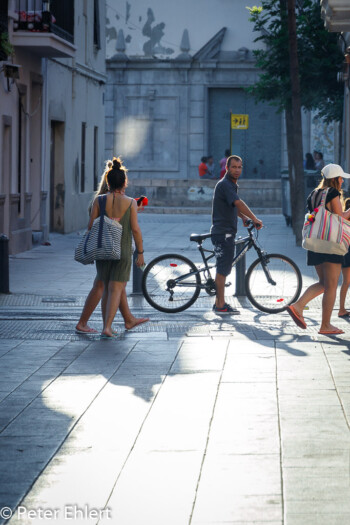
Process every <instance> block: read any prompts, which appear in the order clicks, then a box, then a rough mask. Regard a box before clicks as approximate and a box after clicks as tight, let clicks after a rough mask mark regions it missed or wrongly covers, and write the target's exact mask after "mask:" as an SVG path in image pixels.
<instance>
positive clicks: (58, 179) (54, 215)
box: [50, 120, 65, 233]
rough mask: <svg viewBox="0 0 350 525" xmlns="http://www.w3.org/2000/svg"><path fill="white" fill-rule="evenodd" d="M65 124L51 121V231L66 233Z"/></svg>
mask: <svg viewBox="0 0 350 525" xmlns="http://www.w3.org/2000/svg"><path fill="white" fill-rule="evenodd" d="M64 192H65V188H64V122H59V121H56V120H52V121H51V140H50V231H52V232H59V233H63V232H64Z"/></svg>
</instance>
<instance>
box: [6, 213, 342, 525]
mask: <svg viewBox="0 0 350 525" xmlns="http://www.w3.org/2000/svg"><path fill="white" fill-rule="evenodd" d="M263 219H264V223H265V224H266V228H264V230H263V231H262V232H261V234H260V236H259V240H261V244H262V246H263V247H264V248H265V249H266V250H267V251H268V252H270V253H276V252H277V253H284V254H286V255H288V256H290V257H291V258H292V259H294V260H295V261H296V262H297V264H298V265H299V267H300V269H301V271H302V273H303V281H304V285H308V284H310V283H311V282H313V280H314V279H315V276H314V270H313V269H312V268H308V267H306V264H305V252H304V250H302V248H296V247H295V245H294V244H295V243H294V238H293V236H292V232H291V229H290V228H287V227H286V225H285V221H284V218H283V217H280V216H272V215H271V216H264V217H263ZM209 226H210V217H209V216H205V215H155V214H147V215H146V214H145V215H143V216H142V217H141V227H142V230H143V236H144V245H145V257H146V260H147V261H150V260H151V259H152V258H153V257H155V256H156V255H159V254H160V253H171V252H172V253H174V252H175V253H183V254H185V255H187V256H188V257H190V258H191V259H193V260H194V261H195V262H199V259H198V254H197V251H196V246H195V245H194V244H193V243H191V242H190V241H189V234H190V233H193V232H196V233H204V232H206V231H208V229H209ZM240 233H241V234H243V233H244V229H243V228H241V230H240ZM78 239H79V236H78V235H77V234H70V235H66V236H60V235H52V236H51V237H50V242H51V246H38V247H37V248H35V249H33V250H32V251H30V252H25V253H22V254H19V255H16V256H13V257H11V259H10V290H11V292H12V293H11V294H10V295H0V337H1V341H0V366H1V375H0V398H1V399H2V401H1V403H0V428H1V434H0V468H1V480H2V482H1V494H0V509H1V510H0V516H1V518H2V521H1V520H0V521H1V522H4V521H6V520H7V519H8V518H10V517H11V514H12V512H13V516H12V518H11V519H10V520H9V523H11V524H14V523H28V524H29V523H30V524H31V523H51V522H52V523H67V521H68V522H69V521H71V522H74V523H84V524H85V523H91V524H92V523H99V524H108V523H111V524H113V525H114V524H117V525H158V524H159V525H169V524H174V525H183V524H196V525H199V524H201V525H202V524H223V523H232V524H243V523H244V524H266V523H268V524H274V525H275V524H276V525H277V524H288V525H289V524H293V525H294V524H298V525H310V524H315V525H333V524H334V525H347V524H348V523H350V456H349V450H350V431H349V429H350V426H349V415H350V371H349V355H350V349H349V346H350V345H349V342H348V341H349V335H350V325H349V324H348V322H347V321H345V320H343V319H341V320H338V319H337V311H336V310H335V311H334V319H333V322H334V324H336V325H337V326H339V327H341V328H343V329H344V330H345V334H344V335H342V336H338V337H325V336H320V335H318V328H319V322H320V316H321V311H320V307H321V299H317V300H315V301H314V302H313V303H311V304H310V309H309V310H308V311H305V319H306V321H307V324H308V329H307V330H301V329H299V328H297V327H296V326H295V324H294V323H293V321H292V320H291V318H290V317H289V316H288V315H287V314H285V313H281V314H276V315H267V314H264V313H262V312H259V311H258V310H256V309H254V308H253V307H252V306H251V305H250V304H249V302H248V301H247V299H246V298H236V297H234V296H232V294H233V293H234V281H235V277H234V274H233V275H232V276H231V278H230V280H231V281H232V283H233V286H232V287H231V288H230V289H229V290H228V296H227V299H228V302H230V303H231V304H232V305H234V306H235V307H236V308H238V309H239V311H240V315H236V316H233V317H225V318H220V317H218V316H216V315H214V314H213V312H212V311H211V306H212V303H213V299H212V298H210V297H209V296H206V295H201V296H200V298H199V300H198V301H197V302H196V303H195V304H194V305H193V306H192V307H191V308H190V309H188V310H186V311H185V312H183V313H180V314H162V313H160V312H157V311H156V310H154V309H152V308H151V307H150V306H148V305H147V303H145V301H144V299H143V298H142V296H140V295H138V294H133V293H132V283H129V284H128V287H127V290H128V295H129V300H130V306H131V308H132V311H133V312H134V314H135V315H138V316H140V315H142V316H145V315H147V316H149V317H150V318H151V321H150V322H149V323H147V324H144V325H141V326H140V327H138V328H137V329H135V330H133V331H130V332H126V331H125V330H124V325H123V323H122V320H121V318H120V316H119V315H118V316H117V318H116V323H115V327H116V328H117V330H118V336H117V338H116V339H115V340H112V341H105V340H100V339H99V337H98V336H84V335H77V334H75V332H74V326H75V324H76V322H77V319H78V318H79V314H80V311H81V308H82V306H83V303H84V299H85V296H86V295H87V293H88V292H89V290H90V287H91V284H92V281H93V278H94V274H95V271H94V268H93V267H92V266H89V267H83V266H81V265H79V264H78V263H76V262H74V260H73V250H74V246H75V245H76V244H77V241H78ZM207 242H208V241H207ZM208 246H210V244H209V245H208ZM253 259H255V254H251V253H249V254H248V256H247V267H248V266H249V261H251V260H253ZM349 301H350V298H349ZM349 306H350V305H349ZM91 326H93V327H94V328H96V329H98V330H100V329H101V327H102V324H101V319H100V312H99V311H96V312H95V313H94V315H93V316H92V319H91ZM16 508H17V511H16Z"/></svg>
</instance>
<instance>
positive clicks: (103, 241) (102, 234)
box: [74, 195, 123, 264]
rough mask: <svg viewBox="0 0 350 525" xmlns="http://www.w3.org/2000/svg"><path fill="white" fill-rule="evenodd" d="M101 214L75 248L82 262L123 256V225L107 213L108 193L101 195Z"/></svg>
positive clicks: (78, 258) (114, 258)
mask: <svg viewBox="0 0 350 525" xmlns="http://www.w3.org/2000/svg"><path fill="white" fill-rule="evenodd" d="M99 205H100V216H99V217H97V219H95V220H94V222H93V225H92V227H91V230H90V231H86V232H85V233H84V235H83V237H82V239H81V240H80V242H79V244H78V246H77V247H76V249H75V255H74V259H75V260H76V261H78V262H80V263H82V264H92V263H93V262H94V261H97V260H114V261H118V260H119V259H120V257H121V240H122V234H123V227H122V225H121V224H119V222H117V221H114V220H113V219H110V218H109V217H107V215H105V209H106V195H103V196H102V197H99Z"/></svg>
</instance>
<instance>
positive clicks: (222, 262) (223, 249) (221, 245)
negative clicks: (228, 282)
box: [211, 234, 235, 277]
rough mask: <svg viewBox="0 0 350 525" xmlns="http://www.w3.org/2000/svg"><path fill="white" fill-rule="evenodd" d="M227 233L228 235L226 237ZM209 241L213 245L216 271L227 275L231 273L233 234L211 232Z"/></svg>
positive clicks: (233, 246) (233, 247)
mask: <svg viewBox="0 0 350 525" xmlns="http://www.w3.org/2000/svg"><path fill="white" fill-rule="evenodd" d="M228 235H230V236H229V237H228ZM211 242H212V243H213V245H214V253H215V257H216V272H217V273H219V274H220V275H224V276H225V277H227V276H228V275H230V273H231V270H232V263H233V259H234V257H235V235H233V234H232V235H231V234H213V235H212V236H211Z"/></svg>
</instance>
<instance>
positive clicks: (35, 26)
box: [13, 0, 74, 44]
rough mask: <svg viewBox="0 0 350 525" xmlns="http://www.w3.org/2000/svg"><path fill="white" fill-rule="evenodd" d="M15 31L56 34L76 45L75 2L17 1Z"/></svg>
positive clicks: (70, 0) (57, 0) (71, 0)
mask: <svg viewBox="0 0 350 525" xmlns="http://www.w3.org/2000/svg"><path fill="white" fill-rule="evenodd" d="M16 16H17V18H16V19H15V20H14V22H13V29H14V31H31V32H35V33H54V34H56V35H57V36H59V37H61V38H63V39H64V40H67V41H68V42H71V43H72V44H73V43H74V0H51V1H48V0H16Z"/></svg>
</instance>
